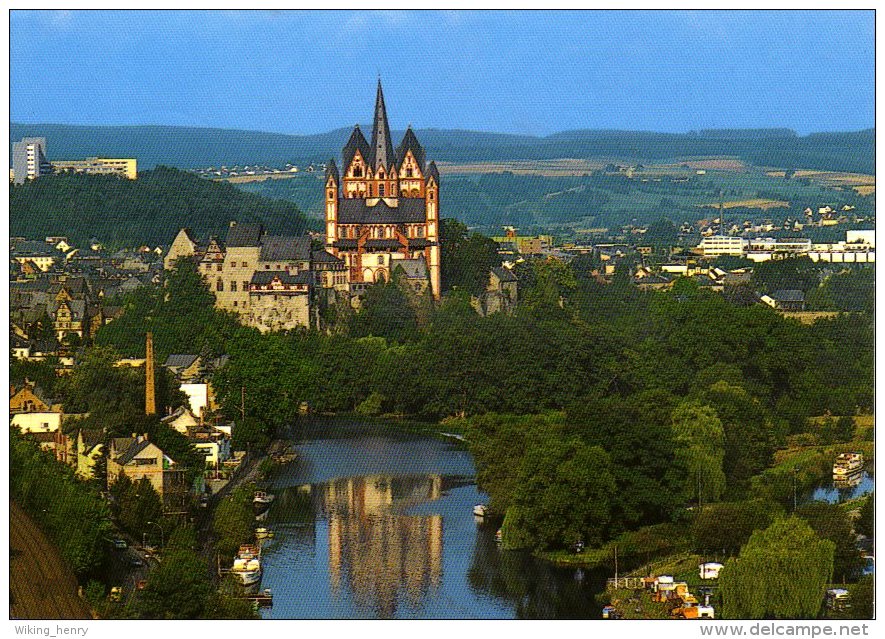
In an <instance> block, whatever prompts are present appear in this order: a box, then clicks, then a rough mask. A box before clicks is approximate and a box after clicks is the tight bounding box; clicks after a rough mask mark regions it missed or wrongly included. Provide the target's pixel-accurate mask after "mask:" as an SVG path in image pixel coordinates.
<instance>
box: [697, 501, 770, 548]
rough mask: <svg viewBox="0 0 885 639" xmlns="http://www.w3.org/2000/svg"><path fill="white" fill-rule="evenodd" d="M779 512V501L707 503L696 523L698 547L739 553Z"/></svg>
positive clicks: (699, 513)
mask: <svg viewBox="0 0 885 639" xmlns="http://www.w3.org/2000/svg"><path fill="white" fill-rule="evenodd" d="M778 512H779V509H778V508H777V506H776V505H775V504H771V503H768V502H763V501H760V500H752V501H740V502H722V503H719V504H705V505H704V506H703V507H702V508H701V509H700V511H699V512H698V514H697V516H696V517H695V518H694V521H693V522H692V527H691V536H692V539H693V540H694V542H693V543H694V547H695V548H696V549H697V550H698V551H700V552H712V553H723V554H726V555H733V554H736V553H737V552H738V551H739V550H740V548H741V546H743V545H744V544H745V543H747V540H748V539H749V538H750V535H752V534H753V532H755V531H756V530H762V529H764V528H767V527H768V526H769V525H770V524H771V522H772V521H774V517H775V515H776V514H777V513H778Z"/></svg>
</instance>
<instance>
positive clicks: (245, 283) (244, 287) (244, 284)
mask: <svg viewBox="0 0 885 639" xmlns="http://www.w3.org/2000/svg"><path fill="white" fill-rule="evenodd" d="M243 290H244V291H248V290H249V282H247V281H245V280H243Z"/></svg>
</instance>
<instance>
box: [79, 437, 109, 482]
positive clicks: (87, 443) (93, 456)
mask: <svg viewBox="0 0 885 639" xmlns="http://www.w3.org/2000/svg"><path fill="white" fill-rule="evenodd" d="M104 437H105V433H104V431H103V430H99V429H96V428H81V429H79V430H78V431H77V437H76V444H75V446H74V450H75V453H76V464H75V469H76V470H75V472H76V473H77V476H78V477H81V478H82V479H92V478H93V477H94V476H95V462H96V461H97V460H99V459H100V458H101V456H102V454H103V453H104Z"/></svg>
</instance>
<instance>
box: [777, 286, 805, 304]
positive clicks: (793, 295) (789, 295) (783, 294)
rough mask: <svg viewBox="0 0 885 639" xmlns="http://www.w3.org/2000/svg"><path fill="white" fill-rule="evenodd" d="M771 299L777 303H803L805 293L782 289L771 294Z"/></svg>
mask: <svg viewBox="0 0 885 639" xmlns="http://www.w3.org/2000/svg"><path fill="white" fill-rule="evenodd" d="M771 298H772V299H774V300H777V301H778V302H804V301H805V293H803V292H802V291H797V290H795V289H784V290H779V291H775V292H774V293H772V294H771Z"/></svg>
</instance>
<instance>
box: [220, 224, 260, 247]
mask: <svg viewBox="0 0 885 639" xmlns="http://www.w3.org/2000/svg"><path fill="white" fill-rule="evenodd" d="M263 234H264V227H263V226H262V225H261V224H235V225H234V226H232V227H230V229H229V230H228V232H227V240H225V245H226V246H227V247H228V248H230V247H233V246H258V245H259V244H261V236H262V235H263Z"/></svg>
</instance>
